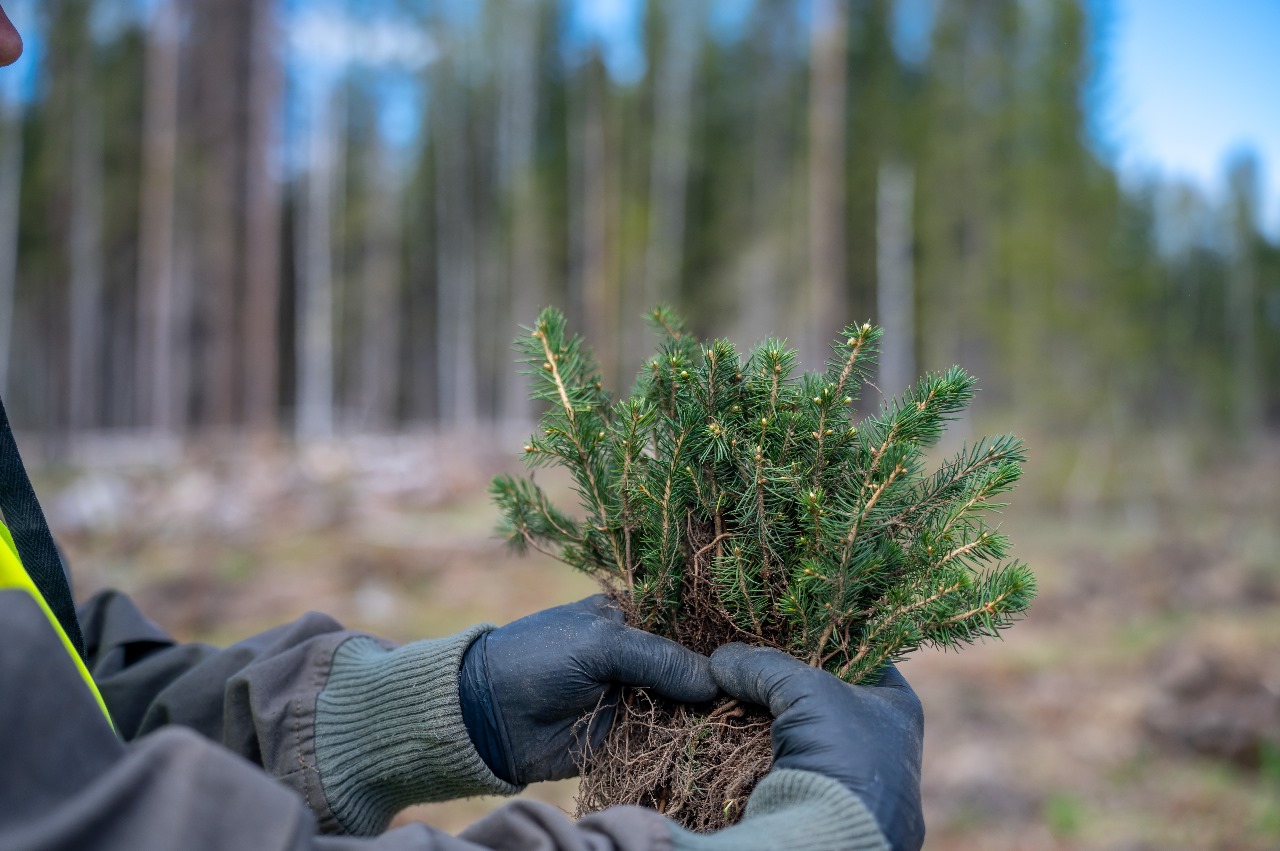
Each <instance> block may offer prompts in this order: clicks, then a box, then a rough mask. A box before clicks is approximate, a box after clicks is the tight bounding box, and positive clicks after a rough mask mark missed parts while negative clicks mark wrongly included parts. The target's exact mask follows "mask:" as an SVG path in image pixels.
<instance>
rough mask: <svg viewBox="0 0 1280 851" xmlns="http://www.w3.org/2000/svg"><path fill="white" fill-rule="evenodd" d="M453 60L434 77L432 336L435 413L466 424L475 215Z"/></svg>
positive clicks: (472, 369)
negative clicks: (435, 233) (434, 296)
mask: <svg viewBox="0 0 1280 851" xmlns="http://www.w3.org/2000/svg"><path fill="white" fill-rule="evenodd" d="M457 62H458V60H457V58H456V57H455V58H449V59H444V60H441V61H440V62H439V63H438V67H437V72H436V76H435V98H436V100H435V103H436V105H437V106H436V121H435V134H436V137H435V154H436V180H437V188H436V226H437V227H438V229H439V237H438V242H439V250H438V252H437V258H438V261H437V262H438V267H439V272H438V274H437V278H438V282H437V294H438V298H437V304H438V306H439V307H438V310H437V314H436V319H437V323H438V324H437V332H438V333H437V338H438V341H439V347H440V348H439V358H438V361H437V363H438V365H439V366H438V369H439V376H440V378H439V391H440V406H439V410H440V417H441V419H442V421H443V422H445V423H446V424H448V425H451V426H461V427H466V426H470V425H472V424H474V423H475V422H476V420H477V418H478V416H477V415H478V402H479V395H478V393H477V392H476V383H477V381H478V379H479V374H478V373H479V370H478V368H477V364H476V252H475V218H474V214H473V210H472V204H471V191H470V190H471V187H470V185H469V181H468V174H469V172H470V169H471V159H470V145H469V142H468V139H467V111H466V106H465V104H464V102H463V98H462V97H460V92H459V89H460V82H459V80H458V79H457V74H458V69H457V64H456V63H457Z"/></svg>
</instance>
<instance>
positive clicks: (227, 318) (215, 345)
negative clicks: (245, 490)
mask: <svg viewBox="0 0 1280 851" xmlns="http://www.w3.org/2000/svg"><path fill="white" fill-rule="evenodd" d="M250 9H251V4H250V3H249V2H247V0H195V2H194V3H193V19H192V31H193V34H194V36H195V37H194V39H193V40H192V43H191V46H190V50H189V51H188V55H190V56H191V57H192V61H193V62H194V66H193V67H194V69H195V72H196V76H195V78H194V79H193V80H192V88H191V97H192V102H193V103H192V106H191V110H192V126H193V129H194V130H195V133H196V140H197V144H198V147H196V148H193V160H194V162H193V166H194V176H195V177H196V181H195V184H194V186H190V187H188V189H189V190H191V191H194V192H195V193H197V194H196V195H195V196H194V197H192V199H191V203H192V213H193V215H194V217H195V223H196V226H197V227H198V228H199V233H200V239H199V240H198V242H197V243H196V244H195V247H196V249H197V251H198V255H197V260H198V265H197V266H196V268H195V270H194V271H195V273H196V281H195V283H196V287H197V290H196V292H197V296H198V304H199V313H198V315H197V320H198V324H199V328H200V336H199V339H200V341H201V343H202V344H203V345H202V350H201V352H200V355H201V357H200V361H199V364H200V368H199V375H200V385H199V388H198V389H199V391H200V392H199V393H198V399H199V402H200V408H199V414H200V423H201V424H205V425H211V426H214V427H227V426H231V425H233V424H234V423H235V422H236V420H237V410H236V408H237V405H236V402H237V396H238V395H239V394H238V393H237V392H236V389H237V388H236V383H237V381H236V380H237V378H238V376H239V375H240V368H239V363H240V360H241V348H240V346H239V341H240V336H241V335H240V333H239V331H240V328H239V325H240V323H239V319H240V314H241V310H240V309H239V305H241V304H242V301H243V293H242V291H241V290H242V284H243V281H242V279H241V275H240V272H241V270H242V263H241V261H240V256H241V251H242V249H243V245H242V243H241V241H240V235H241V227H240V222H241V221H242V220H243V219H242V216H243V214H244V208H243V201H244V199H243V194H242V190H243V188H244V182H243V181H244V173H245V125H246V121H245V119H246V117H247V114H246V110H245V103H246V98H245V92H246V90H247V85H246V84H247V80H248V65H249V63H248V62H247V61H246V60H247V58H248V56H249V45H248V44H247V43H246V41H247V34H248V33H249V32H250V29H249V27H248V26H247V22H248V20H249V18H250V15H251V12H250ZM195 104H198V107H196V106H195Z"/></svg>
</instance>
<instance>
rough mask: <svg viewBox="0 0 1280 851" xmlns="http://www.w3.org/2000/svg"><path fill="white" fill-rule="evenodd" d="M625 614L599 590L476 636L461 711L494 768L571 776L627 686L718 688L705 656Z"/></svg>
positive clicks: (511, 776) (673, 692) (669, 694)
mask: <svg viewBox="0 0 1280 851" xmlns="http://www.w3.org/2000/svg"><path fill="white" fill-rule="evenodd" d="M622 620H623V618H622V612H621V611H620V610H619V609H618V608H617V607H616V606H612V605H610V604H609V601H608V598H606V597H605V596H604V595H603V594H597V595H596V596H594V597H588V598H587V599H585V600H579V601H578V602H576V603H570V604H568V605H565V606H557V607H556V608H554V609H547V610H546V611H542V612H538V613H536V614H532V615H529V616H528V617H525V618H521V619H520V620H518V621H515V622H513V623H510V624H507V625H506V626H504V627H502V628H500V629H495V630H493V631H492V632H489V633H486V634H484V635H482V636H480V637H479V638H477V639H476V640H475V642H474V643H472V645H471V647H470V648H468V649H467V652H466V655H465V656H463V659H462V671H461V674H460V677H459V683H460V688H459V691H460V697H461V701H462V719H463V721H464V723H465V724H466V726H467V732H468V733H470V734H471V741H472V742H473V743H474V744H475V746H476V750H477V751H478V752H479V754H480V757H481V759H483V760H484V762H485V764H486V765H487V766H489V770H490V771H492V772H493V773H494V774H496V775H497V776H498V777H500V778H502V779H503V780H505V781H507V782H508V783H515V784H524V783H533V782H535V781H538V780H562V779H564V778H566V777H573V776H574V775H576V774H577V773H578V767H577V764H576V759H577V758H579V757H580V756H581V753H582V751H583V749H584V747H585V746H587V745H588V743H589V744H590V746H591V747H596V746H598V745H599V744H600V743H601V742H602V741H603V740H604V736H605V733H607V732H608V731H609V726H610V724H612V723H613V716H614V712H615V710H616V709H617V705H618V697H619V694H620V692H621V686H622V685H629V686H644V687H647V688H651V689H653V690H654V691H655V692H656V693H657V694H659V695H661V696H663V697H665V698H668V699H670V700H679V701H684V702H688V703H700V702H703V701H707V700H711V699H712V698H714V697H715V696H716V695H717V694H718V693H719V690H718V689H717V688H716V684H715V681H714V680H713V679H712V678H711V662H710V660H709V659H707V657H706V656H703V655H701V654H699V653H694V652H693V651H692V650H688V649H686V648H684V647H681V646H680V645H679V644H676V643H675V642H674V641H670V640H668V639H665V638H660V637H659V636H656V635H652V634H650V633H647V632H644V631H642V630H639V629H633V628H631V627H629V626H625V625H624V624H623V622H622ZM597 707H599V711H598V712H596V713H595V715H594V716H593V717H592V719H591V722H590V729H589V730H586V731H584V730H582V729H580V727H581V725H580V724H579V723H578V722H579V720H580V719H582V718H583V716H584V715H586V714H587V713H588V712H591V711H592V710H593V709H596V708H597Z"/></svg>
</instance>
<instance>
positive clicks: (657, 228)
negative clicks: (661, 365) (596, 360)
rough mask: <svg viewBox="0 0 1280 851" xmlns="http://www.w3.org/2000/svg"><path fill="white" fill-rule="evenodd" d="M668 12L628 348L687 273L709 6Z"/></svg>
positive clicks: (638, 344) (634, 347)
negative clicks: (696, 111)
mask: <svg viewBox="0 0 1280 851" xmlns="http://www.w3.org/2000/svg"><path fill="white" fill-rule="evenodd" d="M659 8H661V9H663V10H664V11H665V12H666V14H665V18H666V21H665V26H664V27H663V32H664V34H665V37H666V40H665V44H664V47H665V51H664V54H663V55H662V56H661V57H659V62H658V67H657V68H656V69H655V73H656V88H655V91H654V110H653V112H654V115H653V152H652V156H651V157H650V164H649V181H650V183H649V234H648V244H647V246H646V249H645V260H644V286H643V287H642V290H641V294H640V295H641V300H642V303H641V304H639V305H636V304H630V305H628V307H627V314H628V315H627V317H626V320H625V321H624V329H626V330H625V332H624V333H626V334H627V335H628V337H629V338H630V339H629V340H628V346H627V348H628V350H629V351H632V352H640V351H643V350H644V340H643V337H642V336H641V335H642V333H643V331H644V325H643V323H640V322H635V321H633V317H632V316H631V314H632V313H634V314H635V315H636V316H639V315H642V314H643V312H644V311H646V310H650V309H652V308H653V307H654V306H655V305H657V304H659V303H670V302H671V301H672V300H673V298H674V296H675V294H676V292H677V291H678V287H679V285H680V280H681V277H682V275H683V265H684V264H683V260H684V236H685V234H684V230H685V207H686V202H687V199H686V186H687V184H688V182H689V147H690V128H691V125H692V116H693V97H694V77H695V72H696V71H697V67H698V47H699V41H700V36H701V33H702V16H703V15H704V14H705V8H704V7H703V4H702V3H701V2H698V0H669V2H666V3H663V4H662V5H661V6H660V7H659Z"/></svg>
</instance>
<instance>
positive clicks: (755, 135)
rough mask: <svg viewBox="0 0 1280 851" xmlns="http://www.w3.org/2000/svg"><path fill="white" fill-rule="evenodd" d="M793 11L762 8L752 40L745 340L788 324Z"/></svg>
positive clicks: (742, 276)
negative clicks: (786, 284)
mask: <svg viewBox="0 0 1280 851" xmlns="http://www.w3.org/2000/svg"><path fill="white" fill-rule="evenodd" d="M794 11H795V10H794V8H793V7H792V5H791V4H790V3H788V2H786V0H782V2H777V0H775V2H769V3H760V4H757V7H756V10H755V15H756V22H755V24H754V26H753V32H752V35H751V40H752V43H753V46H754V49H755V53H756V55H757V57H758V58H757V63H756V68H755V74H756V76H755V84H754V86H753V90H754V92H755V97H754V98H753V101H754V106H753V109H754V113H753V115H752V122H751V139H750V144H751V146H752V155H751V162H752V168H751V220H750V227H751V242H750V246H749V247H748V248H747V250H746V251H745V252H744V254H743V257H742V258H741V262H740V267H739V268H740V270H741V271H740V272H739V273H738V274H736V275H735V276H734V279H735V280H736V281H737V282H738V287H739V288H740V291H741V293H742V297H741V298H740V299H739V304H740V305H741V307H740V310H739V315H738V317H737V322H738V332H737V333H738V336H739V337H740V338H742V339H744V340H759V339H761V338H762V337H764V336H765V335H766V334H773V333H778V332H779V328H780V325H781V324H782V323H784V321H785V320H784V317H783V313H782V307H783V305H782V296H783V292H782V291H781V288H780V287H779V286H778V282H779V281H782V280H786V277H785V275H784V274H783V255H784V253H785V245H786V244H787V242H788V241H789V237H790V236H791V234H790V232H789V228H788V226H789V220H790V216H789V210H788V209H787V207H788V204H787V199H789V198H790V197H791V196H792V191H791V188H792V171H791V170H792V165H791V164H792V163H793V162H795V161H796V159H797V157H796V156H795V151H794V146H795V145H796V144H797V141H796V138H795V137H796V135H797V133H796V131H795V130H794V129H793V122H791V121H788V120H787V117H788V113H787V110H788V108H789V103H790V100H791V98H790V93H789V92H788V83H789V71H790V66H791V65H792V61H791V58H790V57H789V56H788V55H787V54H786V51H785V48H784V47H782V46H781V45H780V44H779V42H781V43H782V44H784V45H785V44H789V43H790V42H791V40H792V38H793V37H794V35H795V32H794V30H795V28H796V27H797V24H796V22H795V17H796V16H795V13H794ZM805 318H806V320H807V317H805ZM798 337H799V335H797V338H798Z"/></svg>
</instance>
